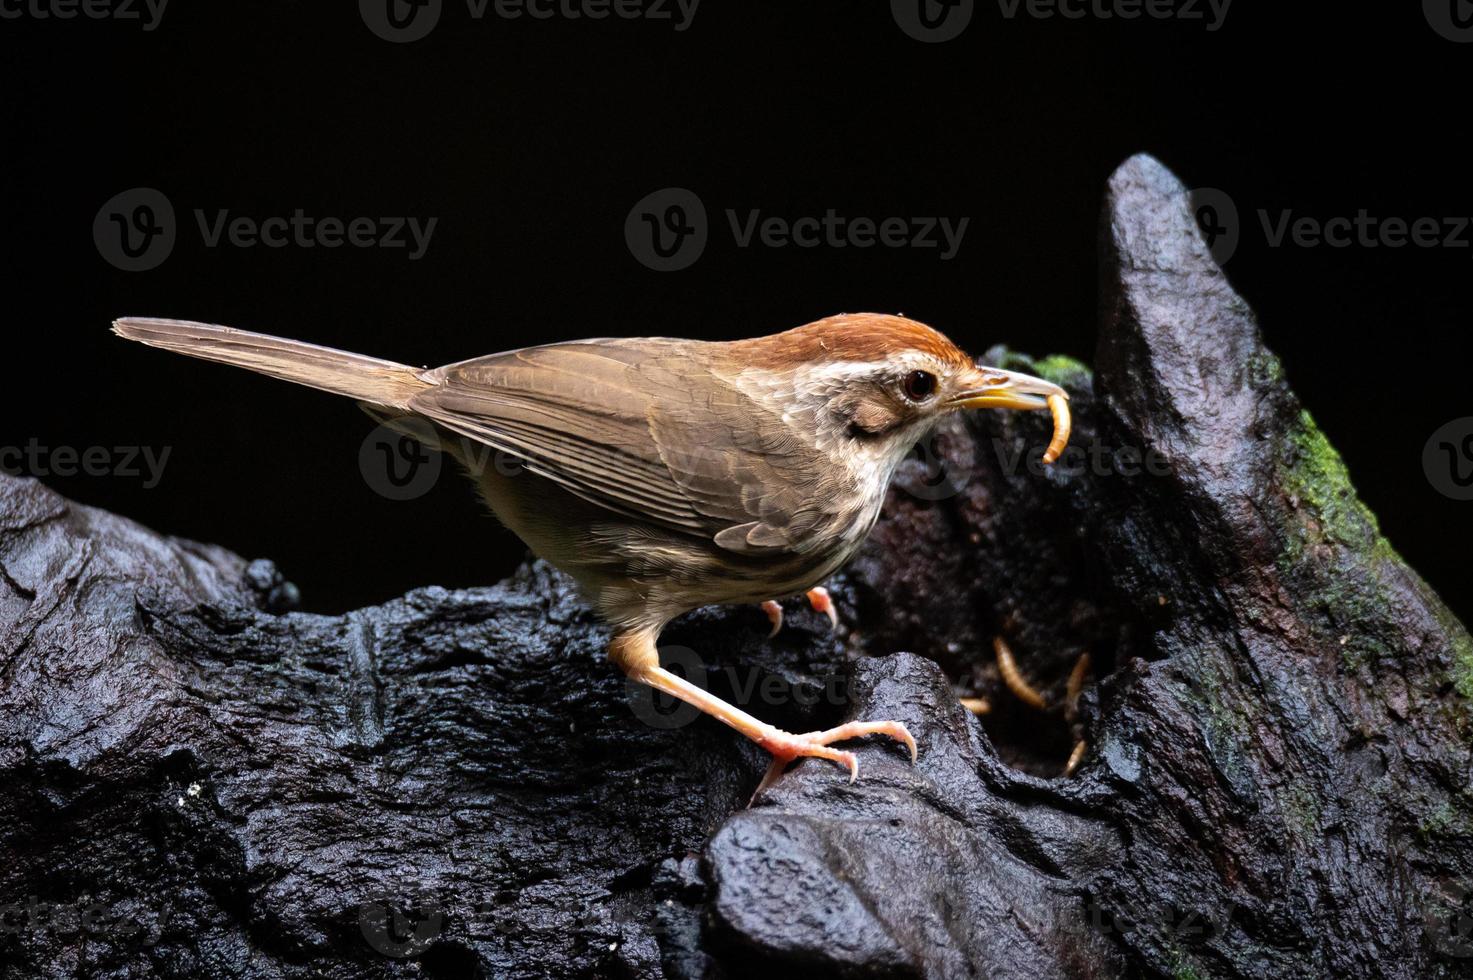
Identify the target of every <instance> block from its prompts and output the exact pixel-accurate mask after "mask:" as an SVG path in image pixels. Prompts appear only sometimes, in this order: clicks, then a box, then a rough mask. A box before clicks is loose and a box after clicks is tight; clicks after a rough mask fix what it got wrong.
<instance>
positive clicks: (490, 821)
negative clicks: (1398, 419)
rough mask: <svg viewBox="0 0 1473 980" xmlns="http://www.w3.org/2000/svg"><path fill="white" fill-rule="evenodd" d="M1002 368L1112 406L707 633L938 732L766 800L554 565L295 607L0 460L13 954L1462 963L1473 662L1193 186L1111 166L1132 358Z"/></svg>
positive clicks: (1105, 323)
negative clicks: (1225, 268) (818, 576)
mask: <svg viewBox="0 0 1473 980" xmlns="http://www.w3.org/2000/svg"><path fill="white" fill-rule="evenodd" d="M990 356H991V357H992V358H993V359H994V360H997V361H999V362H1005V364H1006V366H1019V367H1024V368H1026V369H1032V370H1034V371H1036V372H1039V373H1043V374H1046V375H1049V376H1050V377H1051V378H1052V379H1053V380H1055V381H1058V382H1059V383H1061V384H1064V385H1065V386H1066V387H1068V388H1069V390H1070V392H1071V395H1072V398H1073V403H1074V406H1075V414H1076V416H1077V424H1076V437H1075V443H1074V445H1075V454H1074V455H1073V456H1066V457H1065V460H1064V462H1063V463H1062V464H1061V465H1057V466H1055V467H1053V468H1052V469H1050V470H1048V471H1045V470H1044V469H1043V468H1041V467H1040V466H1038V465H1037V458H1038V452H1039V447H1041V446H1042V444H1043V443H1044V442H1045V441H1046V438H1045V432H1044V429H1045V428H1046V422H1045V421H1044V420H1042V419H1038V418H1035V417H1021V416H996V417H984V418H982V419H979V420H975V421H972V422H968V423H961V422H958V423H957V424H955V425H953V426H952V427H951V428H949V429H947V430H946V431H944V432H943V433H941V434H940V436H938V438H937V440H936V441H935V443H934V445H933V446H930V447H927V450H928V453H927V458H926V459H925V460H917V461H916V462H914V463H913V464H909V465H908V468H907V469H906V471H905V472H904V473H903V474H902V475H901V478H900V480H899V482H898V485H897V487H896V489H895V491H894V492H893V496H892V499H891V501H890V503H889V505H888V506H887V509H886V514H885V517H884V519H883V521H882V523H881V525H880V527H879V528H877V530H876V533H875V535H874V537H873V539H872V540H871V543H870V545H869V547H868V549H867V551H866V552H865V554H864V556H863V557H862V558H861V560H860V561H859V562H857V563H856V565H855V566H854V567H853V568H852V569H851V571H850V572H849V573H848V574H847V576H846V577H845V578H844V579H842V580H841V581H840V582H839V583H837V584H836V588H835V592H836V595H837V596H838V597H839V600H840V606H841V609H842V610H843V613H844V616H845V623H846V624H848V627H847V628H846V629H849V630H852V632H847V633H844V634H841V635H839V636H830V635H829V634H828V633H827V632H826V631H825V629H824V628H823V624H821V623H820V622H819V620H818V619H817V617H814V616H811V615H809V614H806V613H801V612H797V611H795V612H794V613H793V615H791V617H790V620H791V622H792V623H793V627H792V628H791V629H790V630H789V631H787V632H785V633H784V634H783V635H781V636H780V637H779V638H778V639H777V640H775V641H768V640H766V639H765V633H766V629H765V626H766V623H765V620H764V619H763V617H762V615H761V614H760V613H759V612H758V611H757V610H755V609H712V610H704V611H701V612H699V613H695V614H692V615H691V616H688V617H686V618H685V619H683V620H681V621H680V622H678V623H676V624H674V625H673V626H672V627H671V628H670V629H669V630H668V631H667V634H666V637H665V642H666V643H667V644H668V646H667V648H666V650H665V655H666V657H667V659H670V660H673V661H677V662H682V663H684V664H685V665H686V666H688V667H691V668H693V669H694V670H695V671H696V672H697V673H698V674H700V673H702V672H704V676H705V678H706V680H707V683H709V684H710V685H711V687H712V688H713V689H714V690H717V691H719V692H720V693H722V694H723V695H724V696H727V697H731V698H733V699H735V700H739V701H746V702H748V703H750V704H751V705H752V706H753V708H754V710H755V711H756V712H757V713H759V714H761V715H764V716H765V717H767V718H769V719H771V720H773V721H777V722H780V723H783V724H786V725H788V726H791V727H798V728H813V727H819V726H822V725H826V724H830V723H833V722H836V721H838V720H840V719H842V718H845V717H851V716H853V717H893V718H897V719H900V720H902V721H904V722H906V724H907V725H909V726H910V729H911V731H912V732H913V733H915V734H916V736H917V739H918V741H919V743H920V750H921V755H920V761H919V763H918V764H917V765H916V766H914V767H912V766H911V765H910V764H909V763H908V762H907V761H906V760H905V759H904V758H903V756H902V754H901V753H900V752H899V751H898V750H897V749H896V747H894V746H893V745H888V744H882V743H881V742H880V741H878V740H876V741H875V742H874V744H866V745H864V746H863V747H862V748H861V749H860V756H861V762H862V772H861V779H860V781H859V782H858V783H856V784H854V785H849V784H847V783H846V781H845V778H844V776H843V774H842V773H841V772H840V771H839V770H838V769H836V768H835V767H832V766H829V765H825V764H823V763H821V762H814V761H808V762H805V763H803V764H801V765H799V766H798V767H796V768H795V769H794V770H793V771H791V772H790V773H789V774H788V775H787V776H785V777H784V778H783V779H782V780H781V781H780V782H779V783H778V784H777V785H776V786H775V787H774V788H773V789H772V790H770V791H769V792H768V793H767V794H765V795H764V796H763V797H762V798H761V799H759V800H758V801H757V802H756V804H755V805H754V806H752V807H750V808H748V807H747V797H748V795H749V794H750V793H751V791H752V788H753V786H754V785H755V783H756V780H757V777H758V775H759V773H760V771H761V769H762V768H763V766H764V764H765V760H763V759H762V758H761V757H760V756H759V753H758V752H757V751H756V750H755V749H753V748H752V747H751V746H749V745H747V744H745V743H744V742H742V741H741V740H740V739H739V738H738V737H737V736H735V735H734V734H733V733H731V732H729V731H728V730H726V729H725V728H722V727H721V726H720V725H718V724H715V723H712V722H710V721H708V720H706V719H696V720H692V719H691V718H690V717H689V716H688V715H687V714H685V713H683V712H681V711H679V710H675V709H674V708H672V706H670V705H665V704H661V703H658V702H655V701H653V700H651V699H650V698H649V697H648V695H647V694H645V693H644V692H642V691H639V690H632V689H630V688H628V687H627V686H626V684H625V683H624V682H623V681H622V680H621V679H620V678H619V677H617V676H616V674H615V672H614V671H613V670H612V669H611V668H610V667H609V666H608V665H607V664H606V663H605V662H604V660H603V647H604V643H605V641H606V637H605V635H604V634H603V632H602V631H601V629H600V628H599V627H598V626H597V625H596V624H595V623H594V622H593V620H592V618H591V617H590V615H589V614H588V612H587V611H586V610H585V609H584V608H583V607H582V606H581V605H580V604H579V602H578V601H577V598H576V596H575V595H574V594H573V593H572V591H571V590H570V588H569V586H568V583H567V582H566V581H565V580H563V579H562V578H561V577H559V576H557V575H556V574H554V573H551V572H550V571H548V570H547V569H546V568H545V567H544V566H541V565H540V564H532V565H529V566H527V567H526V568H524V569H523V570H522V571H521V572H520V573H519V574H517V575H516V576H514V577H513V578H512V579H510V580H508V581H506V582H504V583H502V584H500V585H497V586H495V587H492V588H486V589H477V590H468V591H459V592H454V591H448V590H445V589H439V588H427V589H423V590H420V591H417V592H414V593H411V594H410V595H408V596H405V597H404V598H402V599H399V600H396V601H394V602H390V603H387V604H385V605H383V606H380V607H376V608H372V609H364V610H360V611H357V612H354V613H351V614H349V615H346V616H339V617H329V616H318V615H309V614H304V613H297V612H289V611H287V609H288V608H289V607H290V606H291V605H292V601H293V598H294V596H293V592H294V590H292V589H291V588H290V586H289V585H287V584H286V583H285V582H283V581H282V579H281V577H280V576H279V575H278V574H277V573H276V572H275V570H274V569H273V568H272V567H271V565H270V564H269V563H267V562H256V563H252V564H247V563H246V562H244V561H243V560H241V559H240V558H238V557H236V556H234V555H232V554H230V553H228V552H225V551H223V550H221V549H218V548H213V547H208V546H201V545H196V544H192V543H189V542H184V541H179V540H176V539H170V538H166V537H162V536H160V535H157V534H154V533H153V532H150V531H148V530H146V529H143V528H141V527H139V526H137V525H135V524H133V523H131V522H129V521H127V520H124V519H122V518H119V517H114V516H112V515H109V514H105V513H102V512H99V511H96V510H93V509H90V508H87V507H82V506H79V505H76V504H72V503H69V502H67V501H65V500H63V499H61V498H60V497H58V496H57V495H56V494H54V493H52V492H50V491H48V490H47V489H46V488H44V487H42V486H41V485H39V484H38V483H36V482H34V481H31V480H20V479H14V478H9V477H3V476H0V773H3V778H4V787H5V788H4V791H3V793H0V831H3V834H0V904H3V909H0V912H3V915H0V956H3V963H4V969H5V972H6V975H12V976H38V975H39V976H72V975H78V974H91V975H107V976H134V975H138V976H143V975H155V974H161V975H166V976H180V977H193V976H207V975H225V976H252V977H277V976H281V977H299V976H300V977H308V976H327V977H357V976H443V977H451V976H472V975H481V976H491V977H506V976H539V975H553V976H576V975H583V976H637V977H647V976H648V977H653V976H660V975H662V974H664V975H669V976H715V977H721V976H745V975H749V974H751V973H753V972H755V971H757V970H759V969H760V970H762V971H765V972H766V973H767V974H769V975H772V976H774V977H776V976H783V975H797V974H800V973H801V974H802V975H804V976H806V977H817V976H831V975H838V976H892V975H894V976H945V977H954V976H979V977H1002V976H1019V977H1029V978H1044V977H1111V976H1162V975H1164V976H1176V977H1205V976H1233V977H1236V976H1241V977H1266V978H1267V977H1284V976H1363V977H1369V976H1383V975H1384V976H1395V977H1408V978H1413V977H1417V978H1420V977H1437V976H1448V977H1451V976H1465V975H1468V972H1469V970H1470V969H1473V919H1470V918H1469V915H1470V914H1473V896H1470V889H1473V849H1470V845H1473V759H1470V746H1473V716H1470V698H1473V642H1470V640H1469V637H1468V634H1467V633H1466V632H1465V630H1464V629H1463V627H1462V626H1461V625H1460V624H1459V623H1457V622H1456V621H1455V620H1454V619H1453V617H1452V616H1451V615H1450V614H1449V613H1448V611H1447V610H1446V608H1445V607H1444V606H1443V605H1442V603H1441V602H1440V601H1439V600H1438V598H1437V597H1436V596H1435V595H1434V594H1432V592H1431V591H1430V590H1429V589H1428V588H1427V587H1426V585H1424V584H1423V583H1422V581H1421V580H1420V579H1419V578H1418V577H1417V576H1416V575H1415V574H1414V573H1413V572H1412V571H1410V570H1409V569H1408V568H1407V567H1406V566H1405V565H1404V564H1403V563H1402V561H1401V560H1400V559H1399V558H1398V556H1397V555H1396V553H1395V552H1394V551H1393V550H1392V549H1391V547H1390V546H1389V545H1388V544H1387V543H1386V541H1385V540H1384V539H1383V538H1382V537H1381V536H1380V534H1379V532H1378V530H1377V528H1376V523H1375V520H1374V518H1373V517H1372V516H1371V514H1370V513H1369V512H1368V511H1367V510H1366V509H1365V508H1364V507H1363V506H1362V505H1361V504H1360V503H1359V502H1358V501H1357V499H1356V497H1355V493H1354V491H1353V489H1352V487H1351V485H1350V482H1349V480H1348V478H1347V476H1346V473H1345V470H1344V468H1343V466H1342V465H1341V463H1340V460H1339V457H1338V456H1337V455H1336V454H1335V452H1334V450H1333V449H1332V448H1331V447H1330V446H1329V445H1328V443H1327V442H1326V441H1325V439H1324V437H1323V436H1322V435H1321V434H1320V433H1319V431H1318V430H1317V429H1316V427H1315V425H1314V422H1313V421H1312V420H1311V418H1310V416H1309V415H1308V414H1307V413H1306V412H1305V411H1304V410H1303V409H1302V408H1301V406H1300V405H1299V404H1298V402H1297V401H1296V399H1295V398H1294V395H1293V394H1292V392H1291V391H1290V390H1289V388H1288V386H1287V384H1286V382H1285V380H1284V377H1283V373H1282V371H1281V369H1280V367H1279V364H1278V361H1277V360H1276V359H1275V357H1274V356H1273V354H1271V353H1270V352H1269V351H1267V350H1266V349H1264V347H1263V346H1262V344H1261V342H1260V339H1259V336H1258V331H1257V328H1256V326H1255V323H1254V320H1253V315H1252V313H1251V311H1249V310H1248V308H1247V307H1246V305H1245V304H1244V302H1243V301H1242V300H1241V299H1240V298H1239V297H1238V296H1237V295H1236V294H1235V293H1234V292H1233V291H1232V289H1231V288H1230V286H1229V285H1228V283H1227V281H1226V279H1225V278H1224V277H1223V275H1222V273H1221V271H1220V270H1219V269H1218V267H1217V266H1216V265H1215V264H1214V263H1213V261H1212V259H1211V257H1210V255H1209V254H1208V251H1207V249H1206V246H1205V245H1204V244H1203V242H1202V241H1201V240H1200V237H1199V236H1198V234H1197V231H1196V227H1195V223H1194V221H1193V216H1192V211H1191V207H1190V205H1189V203H1188V201H1187V198H1186V194H1185V192H1184V190H1183V188H1182V187H1181V185H1180V184H1179V183H1178V182H1177V181H1176V180H1175V179H1174V178H1173V177H1172V176H1171V175H1170V174H1169V173H1167V172H1166V171H1165V170H1164V169H1163V168H1161V166H1160V165H1159V164H1157V163H1156V162H1155V161H1153V160H1151V159H1149V158H1146V157H1137V158H1135V159H1132V160H1131V161H1129V162H1127V163H1126V164H1125V165H1124V166H1123V167H1122V168H1121V169H1120V170H1119V171H1118V172H1117V173H1116V174H1115V175H1114V177H1113V178H1112V179H1111V181H1110V184H1109V188H1108V192H1107V201H1106V207H1105V212H1104V221H1103V226H1102V302H1101V324H1100V343H1099V350H1098V352H1097V356H1096V363H1095V369H1094V373H1093V375H1091V373H1090V371H1089V370H1087V369H1086V368H1084V367H1082V366H1080V365H1077V364H1073V363H1072V362H1067V361H1064V360H1062V359H1047V360H1044V361H1037V362H1035V361H1031V360H1029V359H1028V358H1026V357H1023V356H1021V355H1015V354H1011V353H1009V352H1007V351H1001V350H999V351H994V352H991V355H990ZM1025 447H1031V448H1030V449H1029V450H1028V452H1025V451H1024V449H1025ZM1030 453H1031V455H1030ZM918 559H919V560H918ZM995 635H1000V636H1003V637H1005V638H1006V639H1007V640H1008V642H1009V643H1010V644H1011V646H1012V648H1013V649H1014V650H1015V651H1016V652H1017V654H1018V657H1019V661H1020V666H1021V670H1022V672H1023V674H1024V675H1025V676H1026V678H1028V679H1029V681H1030V683H1031V684H1032V685H1033V686H1034V687H1036V688H1037V689H1038V690H1039V691H1040V692H1041V694H1042V697H1043V700H1044V701H1045V702H1046V703H1047V704H1048V705H1051V706H1052V707H1049V708H1046V709H1045V710H1037V709H1034V708H1030V707H1028V706H1026V705H1025V704H1023V703H1022V702H1020V701H1019V700H1018V699H1017V698H1016V697H1015V696H1014V695H1013V694H1012V693H1010V692H1009V690H1008V689H1007V686H1006V685H1005V684H1004V683H1003V682H1002V679H1001V678H1000V675H999V671H998V668H997V665H996V662H995V659H994V657H993V654H992V652H991V640H992V638H993V637H994V636H995ZM895 650H910V651H914V653H913V654H912V653H892V651H895ZM1085 652H1088V653H1089V655H1090V661H1089V664H1090V669H1089V672H1088V673H1087V674H1084V675H1080V676H1083V677H1085V679H1086V684H1085V685H1084V691H1083V694H1082V696H1081V697H1079V698H1078V701H1077V704H1071V703H1070V698H1069V696H1068V693H1069V692H1068V687H1069V685H1068V682H1067V678H1068V677H1069V675H1070V673H1071V671H1073V670H1074V668H1075V667H1076V665H1077V664H1078V658H1079V656H1080V654H1082V653H1085ZM938 664H939V665H940V666H939V667H938ZM959 690H960V691H961V692H963V693H968V694H977V695H981V696H984V697H986V698H987V699H988V700H989V701H990V703H991V704H992V705H993V710H992V712H991V713H990V714H988V715H986V716H985V717H984V718H982V720H981V722H980V723H979V721H978V720H977V719H976V718H974V717H972V716H971V715H970V714H969V713H968V712H967V711H965V710H963V709H962V708H961V707H960V706H959V704H958V702H957V698H956V695H957V692H958V691H959ZM1077 738H1082V739H1083V740H1084V741H1085V743H1086V745H1087V751H1086V752H1085V754H1084V756H1083V761H1082V764H1081V765H1080V767H1079V768H1078V770H1077V771H1076V772H1075V773H1074V774H1073V775H1072V776H1068V777H1064V776H1062V775H1061V772H1062V770H1063V767H1064V762H1065V759H1066V757H1067V756H1068V755H1069V754H1070V751H1071V748H1072V746H1073V745H1074V744H1075V741H1076V739H1077Z"/></svg>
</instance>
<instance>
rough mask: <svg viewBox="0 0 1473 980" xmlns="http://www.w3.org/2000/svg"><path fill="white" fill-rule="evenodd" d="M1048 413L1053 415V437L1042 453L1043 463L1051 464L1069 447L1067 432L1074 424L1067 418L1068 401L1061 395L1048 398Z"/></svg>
mask: <svg viewBox="0 0 1473 980" xmlns="http://www.w3.org/2000/svg"><path fill="white" fill-rule="evenodd" d="M1048 407H1049V411H1050V412H1052V413H1053V414H1054V437H1053V438H1052V439H1050V440H1049V444H1048V448H1047V449H1045V450H1044V451H1043V461H1044V462H1045V463H1052V462H1053V461H1054V460H1056V459H1058V458H1059V454H1060V453H1062V452H1063V451H1064V447H1065V446H1067V445H1069V432H1070V431H1071V430H1072V428H1073V426H1074V423H1073V420H1072V419H1070V418H1069V399H1067V398H1065V397H1064V396H1063V395H1049V396H1048Z"/></svg>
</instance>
